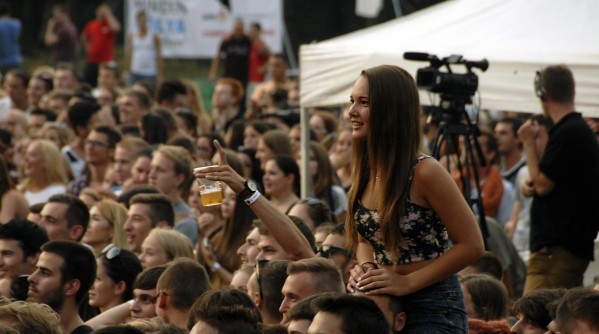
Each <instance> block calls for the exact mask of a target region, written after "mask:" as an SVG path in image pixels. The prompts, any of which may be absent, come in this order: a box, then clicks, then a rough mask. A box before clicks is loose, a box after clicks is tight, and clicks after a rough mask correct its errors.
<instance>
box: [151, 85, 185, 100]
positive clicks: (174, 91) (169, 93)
mask: <svg viewBox="0 0 599 334" xmlns="http://www.w3.org/2000/svg"><path fill="white" fill-rule="evenodd" d="M157 95H158V97H157V99H156V100H157V101H158V103H159V104H160V103H162V102H163V101H167V102H174V101H175V98H176V97H177V95H187V88H186V87H185V84H183V82H181V81H180V80H168V81H164V82H163V83H162V84H161V85H160V87H159V88H158V94H157Z"/></svg>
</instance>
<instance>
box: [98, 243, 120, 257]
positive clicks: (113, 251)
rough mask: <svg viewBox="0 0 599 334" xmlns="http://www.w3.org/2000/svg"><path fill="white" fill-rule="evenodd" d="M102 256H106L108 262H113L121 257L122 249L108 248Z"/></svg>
mask: <svg viewBox="0 0 599 334" xmlns="http://www.w3.org/2000/svg"><path fill="white" fill-rule="evenodd" d="M102 254H104V257H106V258H107V259H108V260H112V259H114V258H116V257H117V256H119V255H121V249H120V248H119V247H115V246H107V247H106V248H104V250H103V251H102Z"/></svg>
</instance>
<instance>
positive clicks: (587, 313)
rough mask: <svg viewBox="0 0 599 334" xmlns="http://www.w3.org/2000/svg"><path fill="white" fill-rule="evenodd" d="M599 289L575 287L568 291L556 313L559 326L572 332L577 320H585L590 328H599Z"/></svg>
mask: <svg viewBox="0 0 599 334" xmlns="http://www.w3.org/2000/svg"><path fill="white" fill-rule="evenodd" d="M598 315H599V291H595V290H591V289H587V288H574V289H571V290H569V291H568V292H566V294H565V295H564V297H563V298H562V301H561V302H560V304H559V306H558V307H557V313H556V315H555V322H556V323H557V327H558V329H559V330H561V331H562V332H563V333H571V330H572V326H573V324H574V323H575V321H576V320H578V321H584V322H585V323H586V324H587V325H588V326H589V328H591V329H594V330H599V317H598Z"/></svg>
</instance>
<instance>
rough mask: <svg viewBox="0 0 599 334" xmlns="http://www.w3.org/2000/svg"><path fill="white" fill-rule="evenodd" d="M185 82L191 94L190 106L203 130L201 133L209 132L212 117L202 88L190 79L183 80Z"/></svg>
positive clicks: (189, 94)
mask: <svg viewBox="0 0 599 334" xmlns="http://www.w3.org/2000/svg"><path fill="white" fill-rule="evenodd" d="M183 84H184V85H185V88H187V95H188V96H191V98H190V99H189V107H190V109H191V111H192V112H193V113H194V114H196V115H197V116H198V124H197V125H198V126H199V128H200V130H201V134H209V133H210V131H211V129H212V119H211V118H210V115H209V114H208V112H207V110H206V107H205V106H204V102H203V101H202V94H201V93H200V90H199V89H198V87H197V86H196V85H195V84H194V83H193V82H192V81H190V80H183Z"/></svg>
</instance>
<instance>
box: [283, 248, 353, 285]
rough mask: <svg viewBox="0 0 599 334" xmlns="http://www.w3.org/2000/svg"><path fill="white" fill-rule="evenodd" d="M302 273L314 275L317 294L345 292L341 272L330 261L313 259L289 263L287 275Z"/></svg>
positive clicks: (313, 280) (319, 258)
mask: <svg viewBox="0 0 599 334" xmlns="http://www.w3.org/2000/svg"><path fill="white" fill-rule="evenodd" d="M300 273H310V274H312V283H313V289H314V291H315V292H345V285H344V284H343V276H342V275H341V271H340V270H339V268H337V267H336V266H335V264H334V263H333V262H332V261H330V260H329V259H323V258H321V257H311V258H306V259H301V260H298V261H293V262H291V263H289V265H288V266H287V275H294V274H300Z"/></svg>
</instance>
